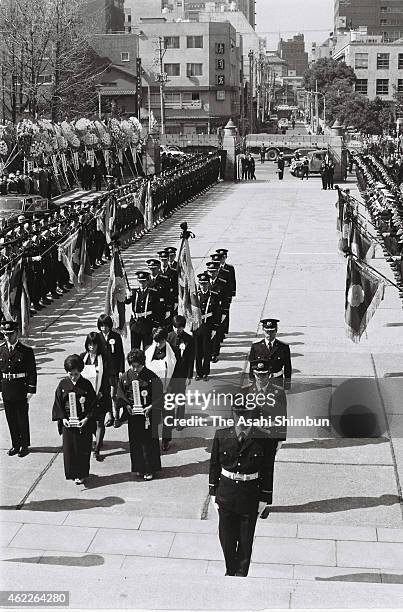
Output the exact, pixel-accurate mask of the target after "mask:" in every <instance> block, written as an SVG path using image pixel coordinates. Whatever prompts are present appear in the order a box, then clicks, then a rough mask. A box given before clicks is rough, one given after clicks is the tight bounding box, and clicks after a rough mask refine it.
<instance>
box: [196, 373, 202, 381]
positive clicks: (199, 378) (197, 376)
mask: <svg viewBox="0 0 403 612" xmlns="http://www.w3.org/2000/svg"><path fill="white" fill-rule="evenodd" d="M202 378H203V376H199V375H198V374H197V375H196V376H195V380H201V379H202Z"/></svg>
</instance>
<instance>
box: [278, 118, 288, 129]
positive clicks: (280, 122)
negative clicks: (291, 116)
mask: <svg viewBox="0 0 403 612" xmlns="http://www.w3.org/2000/svg"><path fill="white" fill-rule="evenodd" d="M278 127H279V128H280V130H282V129H284V128H285V129H287V128H288V127H289V121H288V119H287V118H286V117H282V118H281V119H279V120H278Z"/></svg>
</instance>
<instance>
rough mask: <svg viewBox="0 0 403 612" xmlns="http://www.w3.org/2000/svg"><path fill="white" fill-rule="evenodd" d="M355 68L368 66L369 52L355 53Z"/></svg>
mask: <svg viewBox="0 0 403 612" xmlns="http://www.w3.org/2000/svg"><path fill="white" fill-rule="evenodd" d="M355 68H368V53H356V54H355Z"/></svg>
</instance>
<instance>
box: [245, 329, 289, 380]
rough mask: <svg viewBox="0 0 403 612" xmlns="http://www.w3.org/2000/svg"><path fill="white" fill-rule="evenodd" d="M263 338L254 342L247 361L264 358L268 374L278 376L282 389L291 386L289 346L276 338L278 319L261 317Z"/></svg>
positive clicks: (250, 374)
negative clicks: (268, 369) (267, 363)
mask: <svg viewBox="0 0 403 612" xmlns="http://www.w3.org/2000/svg"><path fill="white" fill-rule="evenodd" d="M260 322H261V324H262V326H263V332H264V338H263V340H260V341H259V342H254V343H253V344H252V347H251V349H250V353H249V362H250V363H252V362H253V361H256V360H257V359H265V360H267V361H268V362H269V368H270V374H271V376H272V377H273V378H279V379H282V380H281V384H282V386H283V388H284V389H290V388H291V374H292V367H291V354H290V347H289V346H288V344H286V343H285V342H280V340H277V338H276V335H277V329H278V323H279V320H278V319H262V320H261V321H260ZM249 379H250V380H253V379H254V376H253V373H252V370H251V369H250V370H249Z"/></svg>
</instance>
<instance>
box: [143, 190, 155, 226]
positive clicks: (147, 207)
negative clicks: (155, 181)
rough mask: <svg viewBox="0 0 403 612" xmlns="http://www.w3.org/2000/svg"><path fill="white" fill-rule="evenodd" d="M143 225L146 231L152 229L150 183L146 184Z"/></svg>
mask: <svg viewBox="0 0 403 612" xmlns="http://www.w3.org/2000/svg"><path fill="white" fill-rule="evenodd" d="M144 225H145V228H146V230H150V229H152V227H153V195H152V191H151V181H148V182H147V191H146V202H145V211H144Z"/></svg>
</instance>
